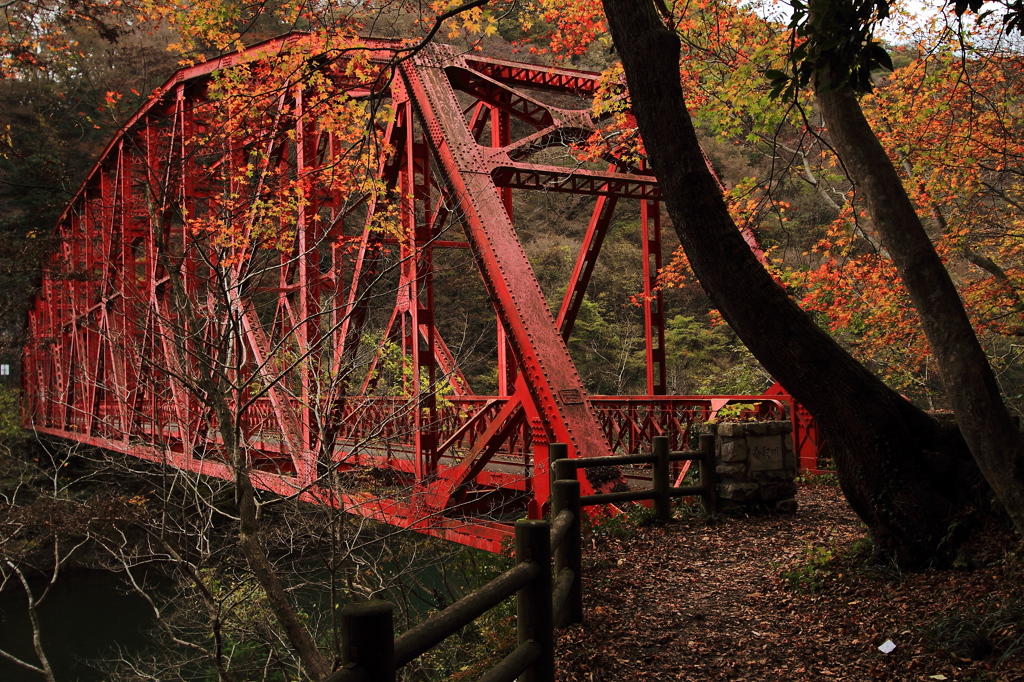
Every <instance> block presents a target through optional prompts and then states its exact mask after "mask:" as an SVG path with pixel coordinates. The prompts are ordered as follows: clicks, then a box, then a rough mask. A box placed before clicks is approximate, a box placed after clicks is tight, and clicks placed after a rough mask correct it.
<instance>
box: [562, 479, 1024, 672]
mask: <svg viewBox="0 0 1024 682" xmlns="http://www.w3.org/2000/svg"><path fill="white" fill-rule="evenodd" d="M797 499H798V502H799V505H800V507H799V510H798V511H797V513H796V514H794V515H791V516H785V515H759V516H749V517H719V518H716V519H712V520H708V519H706V518H703V517H701V516H700V515H699V514H690V515H687V516H686V517H685V518H683V519H678V518H677V519H676V520H675V521H673V522H672V523H670V524H667V525H663V526H659V525H647V526H642V525H641V526H633V525H630V524H628V523H624V522H612V523H611V524H610V525H605V526H602V527H600V528H598V529H597V530H595V531H594V532H592V533H591V534H590V535H588V536H587V537H586V538H585V540H584V542H585V547H584V590H585V592H584V594H585V596H584V600H585V606H584V609H585V616H584V617H585V623H584V625H583V626H573V627H571V628H569V629H566V630H564V631H562V632H561V634H560V636H559V641H558V647H557V649H558V654H557V655H558V657H559V660H558V680H560V681H561V682H570V681H571V682H606V681H607V682H613V681H615V682H617V681H623V680H645V681H646V680H735V681H737V682H738V681H743V680H965V681H966V680H979V681H980V680H986V681H988V680H991V681H999V682H1024V551H1022V547H1021V545H1020V542H1019V540H1017V539H1015V538H1014V537H1013V536H1012V535H1011V534H1009V533H1007V532H1006V531H1005V530H996V529H989V530H986V531H984V532H979V533H977V534H976V536H975V539H974V540H972V543H971V545H970V546H969V547H968V548H967V549H966V550H965V552H964V556H963V557H962V558H961V561H960V563H961V564H962V565H963V566H962V567H961V568H957V569H949V570H935V569H932V570H925V571H922V572H917V573H901V572H899V571H897V570H894V569H892V568H886V567H879V566H871V565H869V563H868V562H867V561H866V556H865V549H866V548H865V545H866V542H865V540H864V527H863V525H862V524H861V523H860V521H859V520H858V519H857V518H856V516H855V515H854V514H853V512H852V511H851V509H850V508H849V506H848V505H847V503H846V501H845V499H844V498H843V496H842V494H841V492H840V491H839V489H838V488H834V487H829V486H822V485H806V486H802V487H801V489H800V492H799V494H798V497H797ZM677 516H678V514H677ZM887 640H891V641H892V642H893V643H894V644H895V649H893V650H892V652H891V653H888V654H886V653H882V652H881V651H879V649H878V647H879V646H880V645H882V644H884V643H885V642H886V641H887ZM986 647H987V649H986Z"/></svg>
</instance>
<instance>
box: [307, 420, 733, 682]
mask: <svg viewBox="0 0 1024 682" xmlns="http://www.w3.org/2000/svg"><path fill="white" fill-rule="evenodd" d="M550 447H551V448H552V454H551V459H552V461H553V462H554V474H555V480H554V481H553V482H552V486H551V519H552V520H551V521H550V522H548V521H544V520H524V521H519V522H517V523H516V526H515V551H516V561H517V563H516V565H515V567H513V568H511V569H509V570H508V571H506V572H505V573H503V574H501V575H500V576H498V577H497V578H495V579H494V580H492V581H491V582H489V583H487V584H486V585H484V586H483V587H481V588H480V589H478V590H476V591H475V592H473V593H471V594H469V595H467V596H465V597H463V598H462V599H460V600H459V601H457V602H455V603H454V604H452V605H451V606H449V607H448V608H446V609H444V610H443V611H440V612H438V613H435V614H434V615H432V616H430V617H429V618H427V619H426V620H425V621H423V622H422V623H420V624H419V625H417V626H416V627H414V628H412V629H411V630H408V631H407V632H405V633H404V634H402V635H401V636H399V637H398V638H397V639H396V638H395V636H394V624H393V613H392V606H391V604H389V603H388V602H386V601H377V600H375V601H366V602H359V603H353V604H349V605H347V606H345V607H344V608H343V609H342V611H341V639H342V667H341V668H340V669H339V670H337V671H336V672H334V673H333V674H332V675H331V676H330V677H328V678H327V680H326V681H325V682H395V679H396V674H397V671H398V669H399V668H401V667H402V666H404V665H406V664H407V663H409V662H411V661H412V660H413V659H415V658H417V657H418V656H420V655H422V654H424V653H426V652H427V651H429V650H430V649H432V648H433V647H435V646H437V645H438V644H440V643H441V642H442V641H444V640H445V639H446V638H448V637H450V636H451V635H453V634H455V633H456V632H458V631H459V630H460V629H462V628H463V627H465V626H467V625H469V624H470V623H472V622H473V621H474V620H476V619H477V618H479V617H480V616H482V615H483V614H484V613H486V612H487V611H489V610H490V609H492V608H494V607H495V606H497V605H498V604H499V603H501V602H502V601H504V600H505V599H507V598H509V597H511V596H512V595H513V594H514V595H515V596H516V634H517V640H518V645H517V647H516V648H515V649H514V650H513V651H512V653H510V654H509V655H507V656H506V657H505V658H504V659H502V660H501V662H499V663H498V664H497V665H496V666H494V667H493V668H491V669H490V671H488V672H487V673H486V674H485V675H484V676H483V677H481V678H480V679H479V681H478V682H514V681H515V680H518V681H519V682H554V679H555V628H556V627H558V628H561V627H565V626H566V625H569V624H571V623H581V622H583V590H582V582H581V579H582V564H583V550H582V543H581V535H580V521H581V507H582V506H589V505H597V504H607V503H614V502H629V501H637V500H653V501H654V503H655V509H656V513H657V516H658V518H659V519H660V520H664V521H667V520H669V518H670V517H671V508H670V502H671V498H673V497H682V496H700V497H701V499H702V501H703V504H704V506H705V508H706V509H708V510H709V511H710V510H713V509H714V507H715V503H716V497H715V489H716V483H715V478H714V475H715V454H714V436H701V437H700V450H696V451H692V450H691V451H682V452H669V447H668V439H667V438H665V437H663V436H658V437H655V439H654V452H653V453H651V454H649V455H623V456H615V457H588V458H582V459H567V458H566V447H565V445H564V444H559V443H554V444H552V445H551V446H550ZM683 460H691V461H697V462H700V485H697V486H684V487H673V486H672V485H670V478H669V475H670V468H671V462H674V461H683ZM625 464H651V465H652V467H653V477H652V478H653V483H654V487H653V488H649V489H646V490H630V491H622V492H612V493H601V494H596V495H587V496H585V497H580V484H579V481H578V480H577V471H578V470H579V469H585V468H589V467H597V466H618V465H625ZM552 560H553V562H552ZM552 563H553V568H552Z"/></svg>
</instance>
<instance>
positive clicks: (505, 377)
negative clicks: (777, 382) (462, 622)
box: [23, 34, 816, 551]
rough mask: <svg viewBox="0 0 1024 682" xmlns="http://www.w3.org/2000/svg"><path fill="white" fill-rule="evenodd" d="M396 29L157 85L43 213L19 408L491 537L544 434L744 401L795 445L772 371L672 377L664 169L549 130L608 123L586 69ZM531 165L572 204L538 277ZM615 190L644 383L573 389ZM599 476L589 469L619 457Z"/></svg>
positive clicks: (526, 486) (131, 444)
mask: <svg viewBox="0 0 1024 682" xmlns="http://www.w3.org/2000/svg"><path fill="white" fill-rule="evenodd" d="M400 47H401V45H400V44H399V43H397V42H391V41H372V40H371V41H366V40H364V41H360V42H359V43H358V44H355V43H352V42H351V41H349V42H348V43H344V46H343V47H339V46H338V45H337V44H331V43H330V40H329V39H328V38H325V37H324V36H313V35H306V34H290V35H288V36H284V37H282V38H278V39H275V40H271V41H268V42H265V43H262V44H259V45H257V46H254V47H252V48H250V49H248V50H246V51H245V52H242V53H236V54H232V55H228V56H225V57H222V58H220V59H217V60H214V61H211V62H208V63H205V64H201V65H198V66H194V67H191V68H185V69H182V70H180V71H179V72H177V73H176V74H175V75H174V77H173V78H171V79H170V80H169V81H168V82H167V83H166V84H165V85H164V86H163V87H161V88H160V89H158V90H157V91H156V92H155V93H154V94H153V96H152V97H151V98H150V99H149V101H148V102H147V103H146V104H145V106H144V107H143V108H142V109H141V110H140V111H139V112H138V113H136V114H135V115H134V116H133V117H132V118H131V120H130V121H129V122H128V123H127V124H126V125H125V126H124V128H123V129H122V130H121V131H120V132H119V134H118V135H117V136H116V137H115V138H114V139H113V140H112V141H111V142H110V144H109V145H108V146H107V148H106V150H105V151H104V152H103V154H102V156H101V157H100V160H99V161H98V162H97V163H96V165H95V166H94V168H93V169H92V171H91V173H90V175H89V177H88V179H87V180H86V182H85V183H84V185H83V186H82V188H81V189H80V191H79V192H78V194H77V196H76V197H75V198H74V200H73V201H72V202H71V203H70V205H69V206H68V208H67V209H66V211H65V213H64V215H63V217H62V218H61V220H60V222H59V224H58V226H57V228H56V237H57V238H58V242H59V246H58V247H57V249H56V252H55V253H54V255H53V257H52V259H51V260H50V261H49V263H48V265H47V267H46V270H45V275H44V278H43V282H42V287H41V290H40V293H39V294H38V296H37V298H36V300H35V303H34V306H33V308H32V310H31V312H30V313H29V316H28V326H29V332H30V333H29V338H30V339H31V340H32V341H31V343H30V344H29V345H28V347H27V348H26V350H25V354H24V359H23V382H24V389H25V394H26V399H27V408H26V415H27V422H28V425H29V427H30V428H33V429H36V430H37V431H39V432H43V433H46V434H51V435H54V436H59V437H62V438H65V439H70V440H73V441H79V442H82V443H87V444H91V445H95V446H98V447H101V448H105V449H109V450H114V451H120V452H123V453H127V454H130V455H133V456H136V457H140V458H143V459H146V460H150V461H154V462H159V463H164V464H166V465H169V466H172V467H176V468H178V469H182V470H186V471H188V472H194V473H198V474H205V475H210V476H217V477H221V478H226V479H230V478H231V477H232V476H233V474H234V472H235V471H237V470H239V467H242V468H243V469H244V470H245V471H248V473H249V475H250V476H251V478H252V480H253V481H254V482H255V484H256V485H257V486H258V487H260V488H263V489H266V490H269V491H273V492H275V493H279V494H282V495H297V496H300V497H301V498H303V499H306V500H309V501H311V502H315V503H322V504H331V505H336V506H338V507H339V508H343V509H344V510H346V511H350V512H352V513H354V514H361V515H364V516H367V517H371V518H374V519H378V520H380V521H384V522H386V523H389V524H393V525H396V526H401V527H408V528H412V529H414V530H418V531H421V532H425V533H430V534H433V535H437V536H440V537H445V538H448V539H451V540H455V541H457V542H461V543H464V544H469V545H473V546H476V547H481V548H485V549H489V550H492V551H493V550H497V549H498V548H499V546H500V544H501V542H502V540H503V539H505V538H506V537H508V536H509V534H510V528H511V526H509V525H507V524H506V523H505V522H506V521H508V520H511V519H515V518H520V517H522V516H523V515H526V514H528V515H529V516H531V517H534V518H536V517H538V516H540V515H541V514H542V512H543V509H544V506H545V503H546V501H547V499H548V476H549V472H548V450H549V444H550V443H554V442H562V443H566V444H568V451H569V456H570V457H591V456H603V455H611V454H615V453H635V452H638V451H641V450H646V449H648V448H649V442H650V439H651V437H652V436H655V435H667V436H669V437H670V438H671V439H672V442H671V446H672V447H673V448H675V449H679V448H683V447H686V446H687V445H688V442H689V440H688V439H689V432H690V428H691V426H692V425H693V424H695V423H698V422H702V421H706V420H708V419H709V418H711V417H712V416H714V415H715V414H716V413H717V411H718V410H719V409H720V408H722V407H724V406H726V405H729V404H737V403H743V404H745V405H746V407H745V408H744V409H747V410H748V411H749V412H753V413H756V414H757V415H759V416H763V417H768V418H789V417H791V416H792V417H794V423H795V424H796V430H795V433H794V436H795V442H796V443H797V449H798V451H799V454H800V456H801V463H802V464H803V466H804V467H805V468H810V469H814V468H816V464H815V455H816V450H815V443H816V433H815V432H814V429H813V425H812V424H811V423H810V420H809V417H808V416H807V415H806V413H804V412H802V411H801V410H800V409H799V408H798V407H797V406H796V405H795V404H793V403H792V401H791V400H790V398H789V396H787V395H785V394H784V393H783V392H781V391H776V392H775V394H774V395H763V396H697V397H691V396H668V395H665V393H666V384H667V382H666V363H665V338H664V337H665V324H664V323H665V311H664V306H663V303H662V296H661V293H660V291H659V290H658V288H657V287H656V286H655V283H656V282H655V280H656V276H657V272H658V269H659V268H660V267H661V259H662V241H661V230H662V227H661V222H660V221H661V218H660V206H659V196H660V195H659V192H658V185H657V182H656V181H655V179H654V177H653V176H651V175H650V174H648V173H647V172H645V170H644V169H643V167H642V165H639V166H638V165H634V164H630V163H629V162H628V161H626V160H624V159H625V156H624V155H616V154H614V153H612V154H608V155H607V158H605V160H603V161H600V162H598V163H590V162H588V163H583V162H580V161H578V160H574V159H576V158H577V157H574V156H572V155H570V154H568V153H567V151H569V150H571V148H572V145H574V144H581V143H583V142H585V141H586V140H587V139H588V138H589V137H590V136H591V134H592V133H593V132H594V131H595V130H598V129H601V127H602V126H603V125H604V122H603V121H601V120H597V119H596V118H595V116H594V115H593V114H592V113H591V106H590V104H591V100H592V98H593V96H594V94H595V93H596V92H597V90H598V88H599V78H598V75H597V74H594V73H587V72H582V71H575V70H570V69H563V68H548V67H540V66H534V65H528V64H518V63H512V62H508V61H502V60H497V59H488V58H484V57H479V56H476V55H465V54H458V53H456V52H455V51H454V50H453V49H452V48H450V47H447V46H444V45H428V46H427V47H425V48H423V49H422V50H421V51H419V52H418V53H415V54H412V55H411V56H410V55H409V54H408V53H402V52H400V51H398V50H399V48H400ZM403 54H405V55H406V58H404V59H399V57H401V56H402V55H403ZM280 73H285V74H286V75H285V76H283V77H277V78H278V80H274V78H275V76H272V75H270V74H280ZM243 95H244V96H245V97H243ZM241 101H245V102H246V104H245V105H244V106H242V105H240V104H239V102H241ZM339 112H341V113H339ZM342 114H344V115H347V116H349V119H346V120H348V123H346V120H342V119H344V116H343V115H342ZM359 116H362V117H363V119H359ZM355 120H362V121H363V126H364V127H363V130H362V134H359V135H356V134H353V131H352V124H351V121H355ZM346 126H347V127H346ZM367 132H369V133H371V134H369V135H367V134H366V133H367ZM566 160H567V161H566ZM353 178H355V179H353ZM538 192H546V193H559V194H570V195H581V196H582V197H584V198H587V199H586V200H587V201H589V202H591V203H590V205H589V209H586V210H589V211H590V218H589V223H588V226H587V228H586V232H585V235H584V238H583V241H582V245H581V246H580V248H579V252H578V255H577V256H576V260H575V265H574V268H573V271H572V274H571V276H570V277H569V279H568V281H567V282H565V288H564V291H565V294H564V296H562V298H561V301H560V302H554V303H549V301H548V300H547V299H546V298H545V296H544V294H543V293H542V290H541V286H540V284H539V283H538V279H537V277H536V275H535V273H534V270H533V268H532V267H531V264H530V262H529V261H528V260H527V256H526V253H525V251H524V249H523V246H522V244H521V242H520V238H519V236H518V234H517V229H516V217H517V215H518V213H517V211H519V210H520V206H521V205H523V203H524V202H529V200H530V195H531V194H534V195H535V194H536V193H538ZM576 201H582V199H577V200H576ZM628 203H632V207H631V210H633V211H634V212H635V211H636V210H637V204H639V232H640V234H639V235H638V240H639V243H640V248H641V252H642V254H641V256H642V257H641V259H640V262H639V263H637V264H636V267H637V269H638V271H642V273H643V292H642V294H643V295H642V296H638V299H639V300H640V301H641V305H642V309H643V332H644V345H645V357H646V395H639V396H595V395H588V393H587V391H586V389H585V387H584V383H583V381H582V380H581V377H580V374H579V373H578V371H577V369H576V366H575V365H574V363H573V360H572V358H571V357H570V354H569V351H568V342H569V340H570V338H571V335H572V333H573V325H574V322H575V321H576V319H577V314H578V313H579V311H580V308H581V305H582V303H583V299H584V292H585V291H586V290H587V287H588V284H589V283H590V280H591V278H592V275H593V273H594V267H595V263H596V262H597V259H598V256H599V254H600V251H601V247H602V243H603V241H604V239H605V235H606V233H607V232H608V230H609V226H610V225H611V223H612V217H613V215H614V212H615V209H616V207H617V206H621V205H624V204H628ZM751 241H752V236H751ZM752 243H753V242H752ZM755 245H756V244H755ZM474 291H476V292H478V293H476V294H474V293H473V292H474ZM474 296H475V298H474ZM485 313H486V315H485ZM481 317H489V320H490V321H489V322H488V323H487V324H485V325H481V324H479V319H480V318H481ZM459 320H462V326H461V327H460V326H459V325H458V324H457V322H458V321H459ZM466 320H471V321H472V324H467V322H466ZM453 321H454V322H453ZM473 325H475V326H473ZM480 329H486V330H487V333H486V334H484V333H482V332H480V331H479V330H480ZM467 330H469V331H467ZM481 358H484V359H483V360H481ZM481 362H484V364H486V365H487V366H488V368H489V369H490V374H489V375H487V376H489V379H488V380H487V381H483V382H482V381H481V379H480V377H481V376H483V375H485V374H487V373H486V372H481V371H480V369H479V368H480V365H481ZM474 384H476V385H478V386H479V385H481V384H486V385H487V386H488V389H487V391H486V392H487V393H488V394H486V395H481V394H480V393H478V392H477V390H479V389H477V390H474V387H473V386H474ZM239 453H241V454H240V455H239ZM603 478H604V483H603V484H598V483H591V482H590V481H584V487H585V489H586V488H589V489H591V490H593V489H596V488H600V487H602V486H603V487H605V488H607V487H610V486H614V485H621V484H622V483H623V482H624V478H623V475H622V474H621V473H620V472H616V471H612V472H611V473H610V474H607V472H606V475H605V476H604V477H603Z"/></svg>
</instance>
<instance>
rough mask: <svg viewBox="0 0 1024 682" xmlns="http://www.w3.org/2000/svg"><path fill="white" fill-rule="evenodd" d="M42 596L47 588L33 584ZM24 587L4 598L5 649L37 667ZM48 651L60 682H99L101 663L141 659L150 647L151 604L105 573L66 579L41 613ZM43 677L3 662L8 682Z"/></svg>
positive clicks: (0, 606) (1, 638)
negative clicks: (130, 657)
mask: <svg viewBox="0 0 1024 682" xmlns="http://www.w3.org/2000/svg"><path fill="white" fill-rule="evenodd" d="M30 585H31V587H32V590H33V591H34V592H35V594H36V595H37V596H38V595H39V594H41V592H42V590H43V588H44V587H45V583H41V582H40V581H32V582H31V583H30ZM25 605H26V601H25V592H24V590H22V588H21V585H20V584H18V583H15V584H13V585H11V584H9V585H8V586H7V589H5V590H4V591H3V592H0V648H2V649H3V650H4V651H7V652H8V653H11V654H13V655H15V656H18V657H19V658H21V659H22V660H26V661H28V662H30V663H33V664H37V663H38V659H37V658H36V656H35V653H34V652H33V648H32V636H31V633H32V627H31V623H30V621H29V616H28V611H27V610H26V608H25ZM38 612H39V620H40V631H41V634H42V643H43V649H44V651H45V652H46V655H47V658H48V659H49V661H50V665H51V666H52V667H53V670H54V674H55V676H56V678H57V680H58V681H59V682H74V681H76V680H77V681H78V682H100V681H101V680H103V679H104V677H103V675H102V674H101V673H100V671H98V670H96V669H95V668H93V667H92V666H90V665H88V661H90V660H96V659H104V658H106V659H110V658H116V657H118V656H119V655H120V654H119V653H118V647H120V652H121V653H123V654H129V655H131V654H138V653H141V652H142V650H143V649H144V648H145V647H146V645H147V642H148V640H147V638H146V636H145V635H144V631H145V630H146V629H148V628H149V627H150V626H152V625H153V612H152V611H151V610H150V608H149V604H148V603H146V601H145V600H144V599H143V598H142V597H141V596H139V595H138V594H135V593H130V592H128V590H127V589H126V587H125V584H124V582H123V581H122V579H121V577H120V576H119V575H117V574H115V573H110V572H106V571H75V572H72V573H68V574H66V575H61V576H60V578H59V579H58V581H57V582H56V584H55V585H54V586H53V589H52V591H51V593H50V594H49V595H48V596H47V598H46V600H45V601H44V602H43V603H42V605H41V606H40V607H39V610H38ZM42 679H44V678H43V676H42V675H40V674H39V673H36V672H32V671H31V670H28V669H26V668H23V667H21V666H18V665H16V664H14V663H12V662H10V661H8V660H6V659H2V658H0V680H2V681H3V682H38V681H39V680H42Z"/></svg>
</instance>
